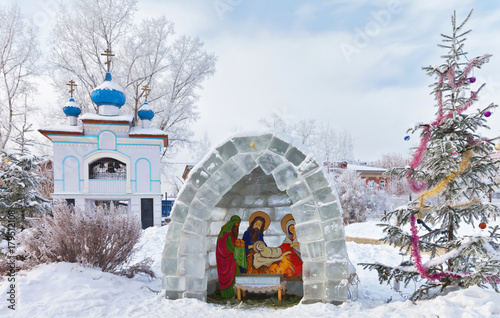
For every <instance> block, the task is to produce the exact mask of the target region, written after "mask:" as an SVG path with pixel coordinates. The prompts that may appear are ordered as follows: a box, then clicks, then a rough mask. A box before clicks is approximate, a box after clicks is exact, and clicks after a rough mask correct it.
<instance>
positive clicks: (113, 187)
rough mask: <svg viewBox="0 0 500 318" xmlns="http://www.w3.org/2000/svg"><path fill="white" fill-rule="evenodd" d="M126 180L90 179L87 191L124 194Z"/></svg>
mask: <svg viewBox="0 0 500 318" xmlns="http://www.w3.org/2000/svg"><path fill="white" fill-rule="evenodd" d="M127 192H129V191H127V180H125V179H90V180H89V192H88V193H106V194H125V193H127Z"/></svg>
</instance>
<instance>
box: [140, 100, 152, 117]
mask: <svg viewBox="0 0 500 318" xmlns="http://www.w3.org/2000/svg"><path fill="white" fill-rule="evenodd" d="M137 115H138V116H139V118H140V119H142V120H144V119H146V120H151V119H153V117H154V116H155V113H154V112H153V110H152V109H151V108H150V107H149V104H148V102H145V103H144V105H142V107H141V109H139V111H138V112H137Z"/></svg>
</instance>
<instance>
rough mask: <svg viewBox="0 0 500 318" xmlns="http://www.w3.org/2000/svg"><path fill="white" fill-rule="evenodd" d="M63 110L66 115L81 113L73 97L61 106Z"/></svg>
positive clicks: (75, 115)
mask: <svg viewBox="0 0 500 318" xmlns="http://www.w3.org/2000/svg"><path fill="white" fill-rule="evenodd" d="M63 112H64V113H65V114H66V116H74V117H78V115H80V114H81V113H82V110H81V109H80V106H78V104H77V103H76V102H75V100H74V99H73V97H71V98H70V99H69V102H68V103H67V104H66V106H64V107H63Z"/></svg>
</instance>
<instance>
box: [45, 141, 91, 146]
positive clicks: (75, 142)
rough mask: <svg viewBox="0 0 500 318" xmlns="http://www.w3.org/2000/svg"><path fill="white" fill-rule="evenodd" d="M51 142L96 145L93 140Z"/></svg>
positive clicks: (55, 142)
mask: <svg viewBox="0 0 500 318" xmlns="http://www.w3.org/2000/svg"><path fill="white" fill-rule="evenodd" d="M52 143H53V144H79V145H98V143H95V142H78V141H53V142H52Z"/></svg>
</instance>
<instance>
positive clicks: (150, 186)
mask: <svg viewBox="0 0 500 318" xmlns="http://www.w3.org/2000/svg"><path fill="white" fill-rule="evenodd" d="M141 160H146V161H147V162H148V163H149V191H150V192H151V191H153V187H152V184H151V161H149V160H148V159H147V158H139V159H137V160H136V161H135V171H134V172H135V180H137V163H138V162H139V161H141ZM135 192H137V182H136V183H135Z"/></svg>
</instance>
